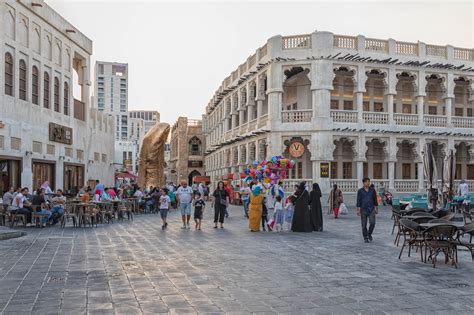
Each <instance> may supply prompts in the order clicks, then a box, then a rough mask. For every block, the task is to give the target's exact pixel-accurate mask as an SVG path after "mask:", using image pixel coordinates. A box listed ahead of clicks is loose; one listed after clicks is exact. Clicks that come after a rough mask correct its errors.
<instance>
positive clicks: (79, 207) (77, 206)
mask: <svg viewBox="0 0 474 315" xmlns="http://www.w3.org/2000/svg"><path fill="white" fill-rule="evenodd" d="M93 206H94V204H93V203H84V202H78V203H74V204H73V205H72V209H73V211H74V214H75V215H76V217H77V218H78V226H79V227H81V225H84V227H85V226H86V223H85V222H83V215H84V213H85V212H86V211H87V210H86V209H87V208H89V207H93Z"/></svg>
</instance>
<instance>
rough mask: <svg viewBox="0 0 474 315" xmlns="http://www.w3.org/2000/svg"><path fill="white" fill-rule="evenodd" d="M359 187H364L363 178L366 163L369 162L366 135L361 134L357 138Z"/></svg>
mask: <svg viewBox="0 0 474 315" xmlns="http://www.w3.org/2000/svg"><path fill="white" fill-rule="evenodd" d="M356 145H357V157H356V162H357V187H358V188H360V187H362V178H364V162H366V161H367V158H366V156H365V155H366V152H367V143H366V139H365V135H364V134H360V135H359V137H358V138H357V144H356Z"/></svg>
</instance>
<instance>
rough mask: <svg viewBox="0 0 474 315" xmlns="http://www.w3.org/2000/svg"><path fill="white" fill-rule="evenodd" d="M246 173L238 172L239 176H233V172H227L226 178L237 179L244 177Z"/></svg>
mask: <svg viewBox="0 0 474 315" xmlns="http://www.w3.org/2000/svg"><path fill="white" fill-rule="evenodd" d="M246 176H247V175H245V173H240V178H234V173H229V174H227V179H230V180H234V179H235V180H237V179H242V178H245V177H246Z"/></svg>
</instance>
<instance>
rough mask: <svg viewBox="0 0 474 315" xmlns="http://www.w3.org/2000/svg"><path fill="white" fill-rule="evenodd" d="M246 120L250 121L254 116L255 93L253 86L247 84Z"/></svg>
mask: <svg viewBox="0 0 474 315" xmlns="http://www.w3.org/2000/svg"><path fill="white" fill-rule="evenodd" d="M246 105H247V121H248V122H251V121H252V120H253V119H254V118H255V117H254V106H255V95H254V91H253V86H252V85H251V84H247V104H246Z"/></svg>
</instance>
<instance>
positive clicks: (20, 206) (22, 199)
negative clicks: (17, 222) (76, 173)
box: [10, 187, 31, 226]
mask: <svg viewBox="0 0 474 315" xmlns="http://www.w3.org/2000/svg"><path fill="white" fill-rule="evenodd" d="M27 195H28V188H26V187H25V188H22V189H21V191H20V193H18V194H16V196H15V199H13V202H12V206H14V207H16V209H12V210H10V213H11V214H23V215H25V216H26V222H28V223H27V224H26V226H31V208H30V207H31V203H30V202H29V201H28V200H27V199H26V196H27Z"/></svg>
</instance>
